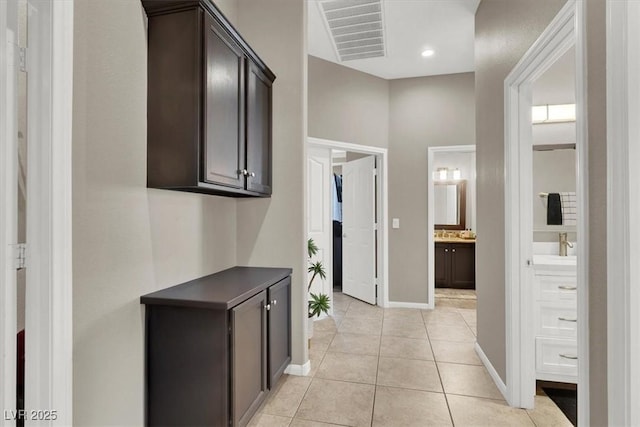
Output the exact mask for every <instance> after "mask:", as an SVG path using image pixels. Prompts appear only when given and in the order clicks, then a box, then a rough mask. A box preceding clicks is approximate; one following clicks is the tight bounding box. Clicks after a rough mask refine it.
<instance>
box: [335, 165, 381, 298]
mask: <svg viewBox="0 0 640 427" xmlns="http://www.w3.org/2000/svg"><path fill="white" fill-rule="evenodd" d="M375 178H376V177H375V157H373V156H369V157H364V158H362V159H358V160H354V161H351V162H347V163H345V164H344V165H343V166H342V292H343V293H345V294H347V295H351V296H352V297H354V298H358V299H359V300H362V301H365V302H368V303H369V304H375V303H376V285H375V275H376V274H375V269H376V247H375V209H376V204H375V200H376V199H375V191H376V186H375Z"/></svg>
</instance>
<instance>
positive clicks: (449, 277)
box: [435, 242, 476, 289]
mask: <svg viewBox="0 0 640 427" xmlns="http://www.w3.org/2000/svg"><path fill="white" fill-rule="evenodd" d="M435 250H436V251H435V281H436V288H457V289H475V288H476V244H475V243H443V242H436V244H435Z"/></svg>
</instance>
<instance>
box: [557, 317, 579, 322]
mask: <svg viewBox="0 0 640 427" xmlns="http://www.w3.org/2000/svg"><path fill="white" fill-rule="evenodd" d="M558 320H562V321H563V322H577V321H578V319H570V318H568V317H558Z"/></svg>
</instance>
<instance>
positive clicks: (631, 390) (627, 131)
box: [607, 0, 640, 426]
mask: <svg viewBox="0 0 640 427" xmlns="http://www.w3.org/2000/svg"><path fill="white" fill-rule="evenodd" d="M639 52H640V2H637V1H617V0H607V185H608V186H607V341H608V343H607V344H608V345H607V347H608V353H607V364H608V369H607V381H608V396H609V402H608V410H609V414H608V418H609V425H610V426H638V425H640V406H639V405H638V402H640V365H639V364H638V360H640V311H639V310H638V307H639V306H640V287H639V286H638V283H640V266H639V265H638V262H637V260H638V258H640V240H639V239H638V236H639V235H640V225H639V224H638V221H637V218H638V212H639V211H640V195H639V194H638V189H637V183H638V182H640V170H638V166H637V165H638V162H639V161H640V149H639V144H638V141H639V140H640V123H639V122H638V116H639V115H640V54H639Z"/></svg>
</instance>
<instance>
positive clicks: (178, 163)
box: [142, 0, 275, 197]
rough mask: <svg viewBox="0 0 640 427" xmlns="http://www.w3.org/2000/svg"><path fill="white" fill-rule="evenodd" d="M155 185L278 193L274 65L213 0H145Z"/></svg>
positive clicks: (150, 173)
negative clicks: (274, 183)
mask: <svg viewBox="0 0 640 427" xmlns="http://www.w3.org/2000/svg"><path fill="white" fill-rule="evenodd" d="M142 4H143V6H144V8H145V10H146V12H147V16H148V28H149V31H148V46H149V49H148V116H147V128H148V134H147V135H148V136H147V186H148V187H153V188H163V189H171V190H180V191H192V192H199V193H207V194H218V195H224V196H233V197H250V196H259V197H268V196H270V195H271V193H272V140H271V133H272V132H271V127H272V124H271V121H272V114H271V109H272V106H271V103H272V83H273V81H274V80H275V75H274V74H273V72H272V71H271V70H270V69H269V68H268V67H267V66H266V65H265V63H264V62H263V61H262V60H261V59H260V58H259V57H258V55H257V54H256V53H255V52H254V51H253V50H252V49H251V47H250V46H249V45H248V44H247V43H246V42H245V41H244V40H243V39H242V37H241V36H240V34H239V33H238V32H237V31H236V30H235V29H234V28H233V26H232V25H231V24H230V23H229V22H228V21H227V20H226V18H225V17H224V16H223V15H222V13H220V11H219V10H218V9H217V8H216V7H215V6H214V4H213V3H212V2H211V1H209V0H142Z"/></svg>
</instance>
